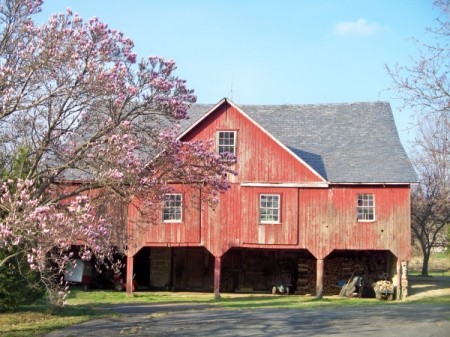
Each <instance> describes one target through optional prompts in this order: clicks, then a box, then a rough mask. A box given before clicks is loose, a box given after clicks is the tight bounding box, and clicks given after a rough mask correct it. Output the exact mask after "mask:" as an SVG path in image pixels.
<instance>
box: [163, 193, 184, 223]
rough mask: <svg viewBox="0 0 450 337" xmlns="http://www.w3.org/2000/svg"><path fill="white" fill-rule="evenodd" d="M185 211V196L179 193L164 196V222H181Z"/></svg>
mask: <svg viewBox="0 0 450 337" xmlns="http://www.w3.org/2000/svg"><path fill="white" fill-rule="evenodd" d="M182 211H183V196H182V195H181V194H178V193H173V194H166V195H164V204H163V212H162V220H163V222H181V219H182V215H183V214H182Z"/></svg>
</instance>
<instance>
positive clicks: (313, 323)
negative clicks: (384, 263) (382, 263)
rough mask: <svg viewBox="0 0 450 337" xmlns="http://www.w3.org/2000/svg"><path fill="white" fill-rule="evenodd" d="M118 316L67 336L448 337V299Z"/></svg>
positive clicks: (133, 311)
mask: <svg viewBox="0 0 450 337" xmlns="http://www.w3.org/2000/svg"><path fill="white" fill-rule="evenodd" d="M113 308H114V309H113V310H114V311H116V312H119V313H122V314H123V315H121V316H120V317H118V318H111V319H101V320H94V321H90V322H86V323H83V324H80V325H77V326H71V327H68V328H65V329H63V330H58V331H55V332H52V333H50V334H48V335H47V337H63V336H64V337H69V336H77V337H78V336H85V337H87V336H89V337H90V336H95V337H97V336H104V337H107V336H359V337H360V336H383V337H386V336H408V337H424V336H443V337H444V336H445V337H447V336H449V331H450V304H448V305H425V304H420V305H419V304H400V305H396V304H386V305H379V306H373V307H364V308H355V307H353V308H348V307H344V308H340V309H336V308H326V309H258V310H221V309H217V308H213V307H208V306H204V305H174V304H159V305H155V304H153V305H152V304H145V305H136V304H134V305H129V304H127V305H115V306H114V307H113Z"/></svg>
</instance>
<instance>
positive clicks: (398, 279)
mask: <svg viewBox="0 0 450 337" xmlns="http://www.w3.org/2000/svg"><path fill="white" fill-rule="evenodd" d="M396 274H397V275H395V277H393V278H392V281H394V286H395V289H396V290H397V291H396V295H395V298H396V299H397V300H401V299H402V297H403V295H402V288H401V275H402V264H401V262H400V260H399V259H397V265H396Z"/></svg>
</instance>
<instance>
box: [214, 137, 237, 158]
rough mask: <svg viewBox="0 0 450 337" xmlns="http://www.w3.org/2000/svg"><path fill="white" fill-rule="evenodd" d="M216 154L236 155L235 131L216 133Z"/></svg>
mask: <svg viewBox="0 0 450 337" xmlns="http://www.w3.org/2000/svg"><path fill="white" fill-rule="evenodd" d="M217 152H218V153H219V154H222V153H224V152H227V153H231V154H234V155H235V154H236V131H219V132H217Z"/></svg>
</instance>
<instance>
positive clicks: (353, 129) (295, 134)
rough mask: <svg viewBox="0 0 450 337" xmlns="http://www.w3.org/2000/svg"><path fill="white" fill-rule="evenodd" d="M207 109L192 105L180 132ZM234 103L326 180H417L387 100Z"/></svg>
mask: <svg viewBox="0 0 450 337" xmlns="http://www.w3.org/2000/svg"><path fill="white" fill-rule="evenodd" d="M212 107H213V105H203V104H195V105H193V106H192V107H191V109H190V111H189V115H190V119H189V120H187V121H184V122H183V124H182V130H186V129H187V128H188V127H189V126H190V125H192V124H193V123H195V122H196V121H197V120H198V119H199V118H201V117H202V116H203V115H204V114H205V113H206V112H208V111H209V110H210V109H211V108H212ZM238 107H239V109H241V110H242V111H243V112H244V113H246V114H247V115H248V116H249V117H250V118H252V119H253V120H254V121H255V122H256V123H258V124H259V125H260V126H261V127H262V128H264V129H265V130H266V131H268V132H269V133H270V134H272V136H273V137H275V138H276V139H278V140H279V141H280V142H281V143H283V144H284V145H285V146H286V147H288V148H289V149H290V150H291V151H292V152H294V153H295V154H296V155H297V156H299V157H300V158H301V159H303V160H304V161H305V162H306V163H308V164H309V165H310V166H311V167H312V168H313V169H314V170H315V171H316V172H317V173H319V174H320V175H321V176H322V177H323V178H325V179H326V180H327V181H329V182H333V183H410V182H416V181H417V177H416V175H415V172H414V170H413V168H412V165H411V163H410V161H409V159H408V156H407V155H406V153H405V150H404V148H403V146H402V145H401V143H400V139H399V136H398V133H397V128H396V126H395V121H394V117H393V115H392V111H391V107H390V105H389V103H387V102H372V103H344V104H308V105H238Z"/></svg>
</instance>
